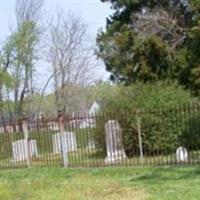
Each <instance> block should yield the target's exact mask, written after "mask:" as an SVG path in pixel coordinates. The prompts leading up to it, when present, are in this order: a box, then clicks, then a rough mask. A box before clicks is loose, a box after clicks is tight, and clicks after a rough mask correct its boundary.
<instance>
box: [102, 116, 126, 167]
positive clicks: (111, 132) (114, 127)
mask: <svg viewBox="0 0 200 200" xmlns="http://www.w3.org/2000/svg"><path fill="white" fill-rule="evenodd" d="M105 131H106V151H107V157H106V159H105V163H106V164H110V163H116V162H119V161H121V160H123V159H125V158H126V154H125V152H124V148H123V141H122V130H121V127H120V125H119V122H118V121H116V120H109V121H108V122H107V123H106V124H105Z"/></svg>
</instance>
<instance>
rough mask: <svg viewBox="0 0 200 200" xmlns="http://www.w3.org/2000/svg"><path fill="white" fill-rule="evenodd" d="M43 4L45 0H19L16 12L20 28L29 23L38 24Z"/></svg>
mask: <svg viewBox="0 0 200 200" xmlns="http://www.w3.org/2000/svg"><path fill="white" fill-rule="evenodd" d="M43 4H44V0H17V3H16V7H15V12H16V17H17V25H18V27H20V26H21V24H23V23H24V22H27V21H34V22H35V23H38V22H39V21H40V17H41V9H42V6H43Z"/></svg>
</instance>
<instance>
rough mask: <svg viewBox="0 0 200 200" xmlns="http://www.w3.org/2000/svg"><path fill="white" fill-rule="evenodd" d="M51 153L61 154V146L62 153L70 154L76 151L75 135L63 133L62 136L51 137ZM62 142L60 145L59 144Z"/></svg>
mask: <svg viewBox="0 0 200 200" xmlns="http://www.w3.org/2000/svg"><path fill="white" fill-rule="evenodd" d="M52 142H53V153H55V154H56V153H61V145H62V147H63V151H65V152H71V151H76V150H77V142H76V134H75V133H74V132H65V133H64V134H63V135H61V134H60V133H57V134H54V135H53V136H52ZM61 142H62V143H61Z"/></svg>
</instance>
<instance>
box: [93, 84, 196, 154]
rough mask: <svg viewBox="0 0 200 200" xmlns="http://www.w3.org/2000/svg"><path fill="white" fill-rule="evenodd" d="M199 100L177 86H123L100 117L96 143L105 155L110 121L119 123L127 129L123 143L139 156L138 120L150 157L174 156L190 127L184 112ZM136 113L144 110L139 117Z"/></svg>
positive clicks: (103, 109) (131, 152)
mask: <svg viewBox="0 0 200 200" xmlns="http://www.w3.org/2000/svg"><path fill="white" fill-rule="evenodd" d="M195 101H196V100H195V99H194V98H192V97H191V95H190V93H189V92H188V91H186V90H184V89H183V88H181V87H180V86H177V85H176V84H169V83H162V82H158V83H153V84H145V85H144V84H142V83H137V84H136V85H134V86H129V87H121V89H120V92H119V93H118V94H117V95H116V96H115V97H114V98H113V99H109V101H107V102H106V103H105V106H104V107H103V108H102V113H103V114H99V115H98V116H97V125H96V133H95V140H96V143H97V145H98V147H99V148H100V147H101V149H102V150H103V152H104V153H105V131H104V125H105V123H106V122H107V121H108V120H110V119H116V120H118V121H119V123H120V125H121V127H122V130H123V143H124V148H125V151H126V153H127V155H128V156H133V155H136V154H138V153H139V147H138V131H137V120H138V119H140V121H141V132H142V144H143V150H144V152H145V153H146V154H148V155H151V154H153V153H155V152H157V153H159V152H162V153H171V152H174V151H175V149H176V148H177V147H178V146H180V145H183V144H184V142H183V141H184V140H183V139H182V135H183V133H184V132H185V130H186V124H188V119H189V118H188V116H186V117H184V114H185V112H184V109H182V110H180V111H179V109H180V108H183V107H184V106H186V105H189V104H190V103H192V102H195ZM136 111H140V113H139V114H136V113H137V112H136Z"/></svg>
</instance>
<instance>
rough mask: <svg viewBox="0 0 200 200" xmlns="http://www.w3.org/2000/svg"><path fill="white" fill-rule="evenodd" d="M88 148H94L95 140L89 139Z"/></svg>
mask: <svg viewBox="0 0 200 200" xmlns="http://www.w3.org/2000/svg"><path fill="white" fill-rule="evenodd" d="M88 148H89V149H95V141H94V139H89V141H88Z"/></svg>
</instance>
